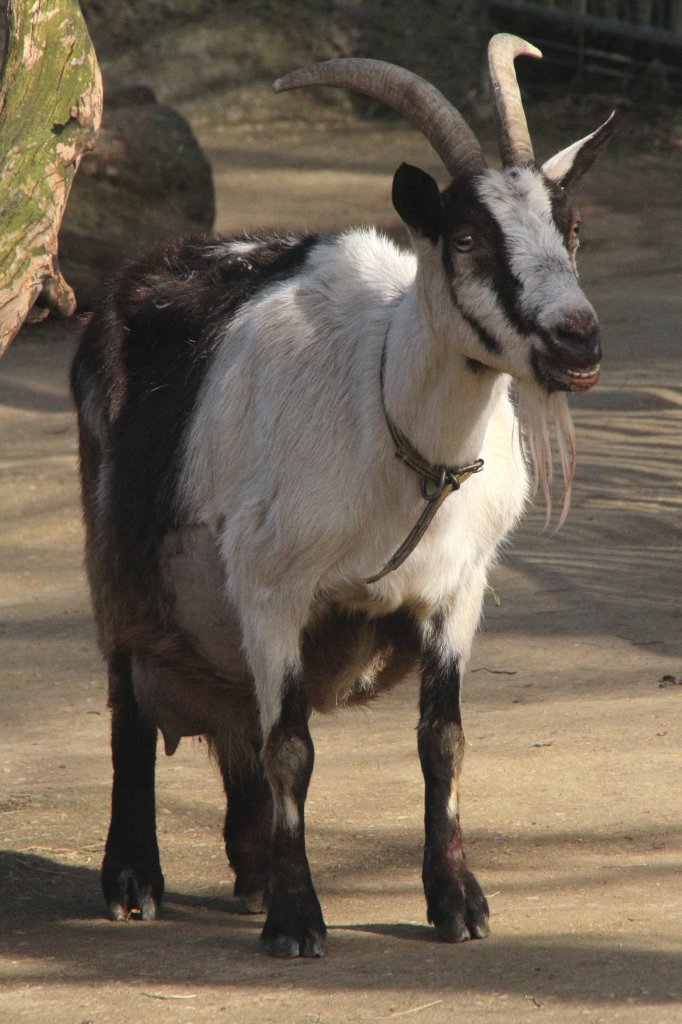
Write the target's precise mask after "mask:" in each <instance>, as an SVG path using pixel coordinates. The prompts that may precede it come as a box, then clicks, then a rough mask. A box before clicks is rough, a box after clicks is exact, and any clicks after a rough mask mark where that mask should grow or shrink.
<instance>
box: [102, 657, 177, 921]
mask: <svg viewBox="0 0 682 1024" xmlns="http://www.w3.org/2000/svg"><path fill="white" fill-rule="evenodd" d="M109 703H110V706H111V753H112V760H113V767H114V785H113V792H112V797H111V824H110V826H109V835H108V837H107V844H106V851H105V855H104V862H103V864H102V876H101V881H102V889H103V891H104V898H105V900H106V902H107V907H108V909H109V915H110V916H111V917H112V918H114V919H115V920H120V919H123V918H126V917H128V916H129V915H130V914H131V913H132V912H134V911H136V912H138V913H139V914H140V916H141V917H142V918H143V919H144V920H151V919H153V918H155V917H156V915H157V911H158V908H159V905H160V903H161V897H162V895H163V887H164V880H163V875H162V874H161V865H160V862H159V847H158V843H157V839H156V811H155V799H154V767H155V761H156V727H155V726H153V725H150V724H149V723H148V722H146V721H145V720H144V718H143V717H142V716H141V715H140V712H139V709H138V707H137V703H136V701H135V696H134V693H133V687H132V678H131V662H130V656H129V655H128V654H123V653H120V652H117V653H116V654H115V655H114V656H113V657H112V659H111V661H110V666H109Z"/></svg>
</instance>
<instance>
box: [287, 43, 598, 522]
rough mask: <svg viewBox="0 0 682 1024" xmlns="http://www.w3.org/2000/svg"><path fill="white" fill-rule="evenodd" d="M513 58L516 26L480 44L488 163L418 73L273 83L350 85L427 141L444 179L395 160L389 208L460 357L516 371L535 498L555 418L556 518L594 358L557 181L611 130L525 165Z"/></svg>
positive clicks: (589, 315)
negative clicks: (573, 409) (489, 132)
mask: <svg viewBox="0 0 682 1024" xmlns="http://www.w3.org/2000/svg"><path fill="white" fill-rule="evenodd" d="M521 55H527V56H533V57H540V56H541V54H540V51H539V50H537V49H536V48H535V47H534V46H531V45H530V44H529V43H526V42H524V41H523V40H522V39H518V38H517V37H516V36H509V35H504V34H502V35H497V36H494V37H493V39H492V40H491V41H490V45H489V48H488V60H489V75H490V84H491V92H492V98H493V107H494V113H495V121H496V126H497V133H498V140H499V145H500V152H501V156H502V169H501V170H499V171H497V170H493V169H491V168H490V167H489V166H488V164H487V162H486V160H485V157H484V155H483V151H482V149H481V147H480V145H479V143H478V141H477V140H476V138H475V136H474V134H473V133H472V131H471V129H470V128H469V127H468V125H467V124H466V122H465V121H464V119H463V117H462V115H461V114H460V113H459V111H457V110H456V109H455V108H454V107H453V106H452V105H451V104H450V103H449V102H448V101H447V100H446V99H445V98H444V97H443V96H442V94H441V93H440V92H438V90H437V89H435V88H434V87H433V86H432V85H430V84H429V83H428V82H426V81H424V80H423V79H421V78H419V77H418V76H416V75H414V74H412V73H411V72H408V71H405V70H404V69H402V68H397V67H395V66H394V65H391V64H385V63H384V62H381V61H374V60H365V59H348V60H335V61H327V62H325V63H323V64H316V65H313V66H311V67H308V68H303V69H301V70H299V71H294V72H292V73H291V74H289V75H285V76H284V78H281V79H279V80H278V81H277V82H276V83H275V90H276V91H278V92H280V91H284V90H287V89H293V88H298V87H301V86H312V85H331V86H337V87H341V88H347V89H350V90H352V91H355V92H361V93H364V94H366V95H369V96H372V97H374V98H375V99H378V100H380V101H381V102H383V103H385V104H386V105H387V106H389V107H392V108H393V109H394V110H397V111H398V112H399V113H401V114H403V115H404V116H405V117H407V118H408V119H409V120H410V121H411V122H412V123H413V124H414V125H415V126H416V127H417V128H419V129H420V130H421V131H422V132H423V134H424V135H425V136H426V138H427V139H428V140H429V142H430V143H431V144H432V145H433V147H434V149H435V150H436V152H437V153H438V155H439V156H440V157H441V159H442V161H443V163H444V165H445V167H446V170H447V171H448V172H449V174H450V176H451V179H452V180H451V182H450V184H449V185H448V186H447V188H445V189H444V190H443V191H440V190H439V188H438V185H437V184H436V182H435V181H434V179H433V178H432V177H431V176H430V175H429V174H427V173H426V172H425V171H423V170H420V169H419V168H417V167H412V166H410V165H409V164H402V165H401V166H400V167H399V168H398V170H397V171H396V174H395V177H394V180H393V204H394V206H395V208H396V210H397V212H398V213H399V215H400V217H401V218H402V220H403V221H404V222H405V224H406V225H407V227H408V229H409V231H410V234H411V237H412V241H413V244H414V247H415V250H416V252H417V256H418V258H419V261H420V267H421V271H422V274H423V275H425V276H426V278H427V280H430V281H432V282H433V283H434V294H439V295H443V294H444V293H445V294H447V302H448V303H449V304H450V307H451V308H452V307H453V306H454V307H455V308H456V310H457V313H458V314H459V316H458V319H460V320H463V321H464V326H463V329H462V330H461V331H459V332H458V335H457V337H458V342H459V344H460V345H461V347H462V350H463V352H464V354H465V355H466V356H467V357H468V358H469V359H470V360H472V361H473V363H474V365H481V366H482V367H489V368H491V369H493V370H498V371H500V372H504V373H509V374H511V375H512V376H513V377H514V378H515V379H516V380H517V382H518V385H519V415H520V417H521V421H522V424H523V426H524V428H525V431H526V438H527V444H528V448H529V453H530V455H531V458H532V461H533V465H534V468H535V473H536V481H538V480H539V482H540V483H541V485H542V489H543V491H544V493H545V497H546V499H547V503H548V508H549V500H550V499H549V492H550V485H551V480H552V454H551V447H550V442H549V434H548V429H547V422H548V418H553V419H554V420H555V423H556V427H557V439H558V443H559V451H560V455H561V462H562V469H563V475H564V482H565V492H566V500H565V502H564V513H563V514H565V511H566V508H567V503H568V494H569V491H570V482H571V479H572V475H573V465H574V458H575V444H574V436H573V428H572V424H571V419H570V415H569V412H568V407H567V405H566V399H565V392H567V391H584V390H586V389H588V388H590V387H592V385H593V384H594V383H596V381H597V379H598V376H599V362H600V359H601V346H600V340H599V324H598V321H597V318H596V315H595V312H594V310H593V308H592V306H591V305H590V303H589V302H588V300H587V298H586V297H585V295H584V293H583V291H582V289H581V287H580V285H579V283H578V277H577V270H576V253H577V249H578V231H579V226H580V222H579V219H578V217H577V214H576V213H575V211H574V209H573V207H572V205H571V201H570V198H569V194H568V189H569V186H570V185H572V184H573V183H574V182H575V181H576V180H577V179H578V178H579V177H580V176H581V175H582V174H583V173H584V172H585V171H586V170H587V169H588V167H589V166H590V165H591V164H592V162H593V160H594V159H595V157H596V156H597V154H598V152H599V150H600V149H601V147H602V146H603V145H604V144H605V142H606V141H607V140H608V139H609V137H610V136H611V134H612V131H613V126H614V115H613V114H612V115H611V117H610V118H609V119H608V121H606V122H605V123H604V124H603V125H602V126H601V127H600V128H598V129H597V130H596V131H595V132H593V133H592V134H591V135H588V136H586V137H585V138H584V139H581V140H580V141H578V142H576V143H573V145H571V146H568V147H567V148H566V149H564V150H562V151H561V152H559V153H557V154H556V155H555V156H553V157H552V158H551V159H549V160H547V161H546V162H545V163H544V164H542V166H539V165H538V164H537V163H536V161H535V157H534V154H533V148H532V145H531V140H530V135H529V132H528V127H527V124H526V118H525V115H524V112H523V106H522V102H521V96H520V92H519V87H518V84H517V80H516V74H515V71H514V59H515V58H516V57H518V56H521ZM434 275H435V279H434ZM451 315H452V314H451ZM562 518H563V515H562Z"/></svg>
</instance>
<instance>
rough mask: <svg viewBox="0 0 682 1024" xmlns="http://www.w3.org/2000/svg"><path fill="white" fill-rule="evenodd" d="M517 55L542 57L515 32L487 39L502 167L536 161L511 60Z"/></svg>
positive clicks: (489, 71)
mask: <svg viewBox="0 0 682 1024" xmlns="http://www.w3.org/2000/svg"><path fill="white" fill-rule="evenodd" d="M517 57H538V58H541V57H542V53H541V52H540V50H538V48H537V47H536V46H533V45H532V44H531V43H527V42H526V41H525V39H519V37H518V36H511V35H508V34H507V33H506V32H500V33H498V35H495V36H493V37H492V39H491V40H490V42H489V43H488V75H489V77H490V88H491V90H492V101H493V112H494V115H495V125H496V128H497V137H498V142H499V146H500V156H501V157H502V165H503V166H504V167H514V166H524V165H527V164H532V163H534V162H535V156H534V155H533V145H532V143H531V141H530V133H529V131H528V124H527V122H526V115H525V114H524V112H523V103H522V102H521V93H520V91H519V83H518V82H517V80H516V72H515V70H514V60H515V59H516V58H517Z"/></svg>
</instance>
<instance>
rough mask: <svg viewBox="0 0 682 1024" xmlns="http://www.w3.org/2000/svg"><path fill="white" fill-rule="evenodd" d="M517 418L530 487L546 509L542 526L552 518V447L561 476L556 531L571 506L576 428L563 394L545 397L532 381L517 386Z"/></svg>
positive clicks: (544, 392) (546, 395) (546, 394)
mask: <svg viewBox="0 0 682 1024" xmlns="http://www.w3.org/2000/svg"><path fill="white" fill-rule="evenodd" d="M517 415H518V418H519V423H520V425H521V431H522V436H523V440H524V450H525V453H526V456H527V458H528V460H529V462H530V464H531V466H532V471H533V486H534V490H535V491H536V492H537V490H538V489H540V490H541V491H542V494H543V496H544V499H545V506H546V509H547V518H546V520H545V525H548V523H549V521H550V518H551V515H552V484H553V483H554V451H553V447H552V445H553V444H554V445H555V447H556V450H557V453H558V456H559V464H560V466H561V474H562V477H563V498H562V503H561V513H560V515H559V522H558V524H557V529H559V527H560V526H562V525H563V523H564V521H565V519H566V516H567V515H568V509H569V505H570V503H571V486H572V484H573V476H574V473H575V464H576V447H575V428H574V426H573V420H572V419H571V413H570V411H569V408H568V402H567V401H566V394H565V393H564V392H563V391H553V392H552V393H551V394H548V393H547V392H546V391H545V389H544V388H542V387H540V386H539V385H538V384H536V383H535V382H531V381H522V382H519V386H518V403H517Z"/></svg>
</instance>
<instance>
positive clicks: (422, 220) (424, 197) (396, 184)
mask: <svg viewBox="0 0 682 1024" xmlns="http://www.w3.org/2000/svg"><path fill="white" fill-rule="evenodd" d="M392 198H393V205H394V207H395V209H396V210H397V212H398V213H399V214H400V217H401V218H402V220H403V221H404V222H405V223H406V224H407V226H408V228H411V229H412V231H414V232H415V234H417V235H420V236H421V237H422V238H428V239H430V241H432V242H433V243H434V245H435V243H436V242H437V241H438V239H439V238H440V233H441V209H442V207H441V201H440V192H439V191H438V185H437V184H436V182H435V181H434V180H433V178H432V177H431V175H430V174H427V173H426V171H422V170H420V169H419V167H413V166H412V165H411V164H401V165H400V167H399V168H398V170H397V171H396V172H395V174H394V176H393V196H392Z"/></svg>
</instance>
